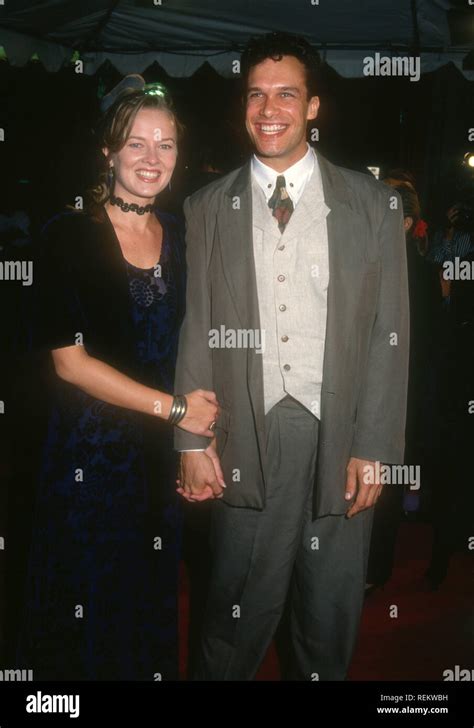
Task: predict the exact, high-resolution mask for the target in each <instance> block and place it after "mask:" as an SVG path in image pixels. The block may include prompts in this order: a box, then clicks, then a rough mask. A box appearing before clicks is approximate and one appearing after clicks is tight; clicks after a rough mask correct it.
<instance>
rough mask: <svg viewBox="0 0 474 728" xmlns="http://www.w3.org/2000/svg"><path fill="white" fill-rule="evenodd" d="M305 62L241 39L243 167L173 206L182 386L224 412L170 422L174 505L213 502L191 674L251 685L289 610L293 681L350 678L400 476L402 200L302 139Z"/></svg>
mask: <svg viewBox="0 0 474 728" xmlns="http://www.w3.org/2000/svg"><path fill="white" fill-rule="evenodd" d="M317 62H318V58H317V56H315V54H313V51H312V50H311V47H310V46H309V45H308V44H307V43H306V42H305V41H304V40H302V39H298V38H294V37H292V36H287V35H284V34H270V35H267V36H263V37H261V38H258V39H254V40H253V41H251V42H250V43H249V45H248V47H247V49H246V51H245V52H244V54H243V56H242V61H241V64H242V65H241V73H242V79H243V82H244V84H245V103H246V128H247V132H248V134H249V137H250V139H251V141H252V143H253V145H254V148H255V154H254V156H253V157H252V158H251V160H250V161H249V163H247V164H246V165H244V167H242V168H241V169H238V170H237V171H235V172H233V173H231V174H229V175H227V176H226V177H224V178H223V179H220V180H219V181H217V182H214V183H212V184H211V185H209V186H207V187H205V188H204V189H202V190H200V191H199V192H197V193H195V194H194V195H193V196H192V197H191V198H188V199H187V200H186V203H185V212H186V221H187V262H188V294H187V310H186V317H185V320H184V324H183V327H182V331H181V336H180V343H179V355H178V364H177V375H176V384H175V390H176V392H188V391H191V390H193V389H196V388H198V387H200V388H203V389H206V390H214V391H215V392H216V394H217V398H218V400H219V403H220V406H221V412H220V415H219V418H218V420H217V422H216V423H215V424H214V423H210V424H212V426H211V429H213V427H214V426H215V435H216V437H215V439H214V440H213V441H212V442H211V443H209V440H208V439H207V438H205V437H199V436H195V435H192V434H189V433H187V432H184V431H183V430H179V429H177V430H176V440H175V444H176V448H177V449H178V450H180V451H183V452H182V456H181V476H180V477H181V486H180V488H179V492H180V493H181V494H182V495H183V496H184V497H185V498H187V499H188V500H203V499H207V498H213V499H215V500H214V501H213V514H212V533H211V541H212V548H213V573H212V579H211V585H210V593H209V601H208V607H207V613H206V618H205V625H204V631H203V636H202V645H201V652H200V655H199V659H198V666H197V670H196V673H195V676H194V677H195V678H196V679H200V680H250V679H252V678H253V677H254V675H255V673H256V671H257V670H258V667H259V665H260V663H261V661H262V659H263V658H264V656H265V652H266V650H267V648H268V646H269V644H270V642H271V640H272V637H273V636H274V634H275V631H276V628H277V626H278V624H279V621H280V620H281V617H282V613H283V611H284V607H285V604H286V605H287V606H288V607H289V614H290V618H289V623H290V629H291V644H292V651H293V666H292V672H291V677H292V678H293V679H299V680H342V679H344V678H345V676H346V672H347V669H348V666H349V662H350V658H351V654H352V651H353V647H354V643H355V639H356V636H357V631H358V625H359V620H360V613H361V609H362V604H363V594H364V582H365V569H366V561H367V551H368V545H369V538H370V529H371V521H372V512H373V508H372V506H373V505H374V503H375V502H376V500H377V498H378V496H379V493H380V489H381V486H380V485H379V484H378V483H377V481H376V480H375V482H373V480H374V479H373V478H371V477H370V476H368V473H369V472H370V471H371V469H372V470H374V463H376V462H377V461H379V462H381V463H386V464H395V463H403V451H404V428H405V408H406V389H407V368H408V292H407V274H406V259H405V238H404V233H403V217H402V212H401V204H400V200H399V198H398V197H397V196H396V193H394V192H393V190H390V189H388V188H387V187H385V186H384V185H382V184H381V183H378V182H377V181H376V180H374V179H373V178H371V177H370V176H367V175H363V174H359V173H357V172H352V171H348V170H346V169H342V168H339V167H336V166H334V165H333V164H331V163H330V162H328V161H327V160H326V159H324V158H323V157H322V156H321V155H320V154H319V153H317V152H315V151H314V150H313V149H312V148H311V147H309V146H308V144H307V142H306V127H307V123H308V121H309V120H314V119H315V118H316V116H317V113H318V108H319V98H318V96H317V86H315V84H316V83H317V75H316V73H317ZM184 451H187V452H184ZM391 487H394V486H391ZM287 600H288V601H287Z"/></svg>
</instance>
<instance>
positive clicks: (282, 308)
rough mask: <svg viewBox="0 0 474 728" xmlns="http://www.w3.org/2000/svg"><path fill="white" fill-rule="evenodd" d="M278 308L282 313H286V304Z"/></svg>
mask: <svg viewBox="0 0 474 728" xmlns="http://www.w3.org/2000/svg"><path fill="white" fill-rule="evenodd" d="M278 308H279V309H280V311H286V306H285V304H284V303H282V304H281V306H278Z"/></svg>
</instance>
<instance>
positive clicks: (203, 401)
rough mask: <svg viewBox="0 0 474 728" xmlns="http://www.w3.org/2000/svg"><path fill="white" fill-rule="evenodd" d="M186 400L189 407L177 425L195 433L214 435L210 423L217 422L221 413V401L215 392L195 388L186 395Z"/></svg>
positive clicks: (206, 435) (207, 435)
mask: <svg viewBox="0 0 474 728" xmlns="http://www.w3.org/2000/svg"><path fill="white" fill-rule="evenodd" d="M186 400H187V402H188V409H187V410H186V415H185V416H184V417H183V419H182V420H181V421H180V422H179V423H178V425H177V427H181V428H182V429H183V430H186V431H187V432H192V434H193V435H204V436H205V437H214V432H213V430H210V429H209V425H210V424H211V423H212V422H215V421H216V420H217V418H218V417H219V414H220V407H219V402H218V401H217V397H216V395H215V393H214V392H207V391H206V390H204V389H195V390H194V392H190V394H187V395H186Z"/></svg>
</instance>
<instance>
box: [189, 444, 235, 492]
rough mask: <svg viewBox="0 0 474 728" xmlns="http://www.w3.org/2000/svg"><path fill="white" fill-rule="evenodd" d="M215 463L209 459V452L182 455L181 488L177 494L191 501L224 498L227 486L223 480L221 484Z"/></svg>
mask: <svg viewBox="0 0 474 728" xmlns="http://www.w3.org/2000/svg"><path fill="white" fill-rule="evenodd" d="M208 449H209V448H208ZM215 458H217V455H216V456H215ZM214 463H215V460H214V459H213V458H211V457H209V455H208V454H207V451H206V452H183V453H181V463H180V487H179V488H177V492H178V493H179V494H180V495H182V496H183V497H184V498H186V500H190V501H202V500H208V499H209V498H222V488H223V487H225V484H224V482H223V479H222V478H221V483H222V484H221V485H220V484H219V481H218V476H217V475H216V469H215V465H214ZM219 469H220V466H219Z"/></svg>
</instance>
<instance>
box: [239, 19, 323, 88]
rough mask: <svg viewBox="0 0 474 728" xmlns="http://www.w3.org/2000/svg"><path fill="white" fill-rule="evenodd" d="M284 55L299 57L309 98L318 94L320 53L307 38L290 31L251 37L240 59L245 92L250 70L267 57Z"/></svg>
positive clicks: (276, 57) (277, 58)
mask: <svg viewBox="0 0 474 728" xmlns="http://www.w3.org/2000/svg"><path fill="white" fill-rule="evenodd" d="M283 56H293V57H294V58H297V59H298V60H299V61H300V62H301V63H302V64H303V66H304V67H305V71H306V88H307V93H308V99H310V98H311V97H312V96H317V94H318V86H319V83H318V82H319V68H320V64H321V62H320V58H319V53H318V52H317V51H315V50H313V48H312V47H311V46H310V44H309V43H308V41H307V40H305V39H304V38H303V37H302V36H299V35H291V34H290V33H267V34H266V35H259V36H257V37H255V38H251V39H250V40H249V42H248V43H247V45H246V47H245V49H244V51H243V53H242V57H241V59H240V74H241V79H242V91H243V94H246V92H247V85H248V77H249V73H250V70H251V69H252V68H253V67H254V66H257V65H258V64H259V63H262V61H265V60H266V59H267V58H272V59H273V60H274V61H280V60H281V59H282V57H283Z"/></svg>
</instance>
